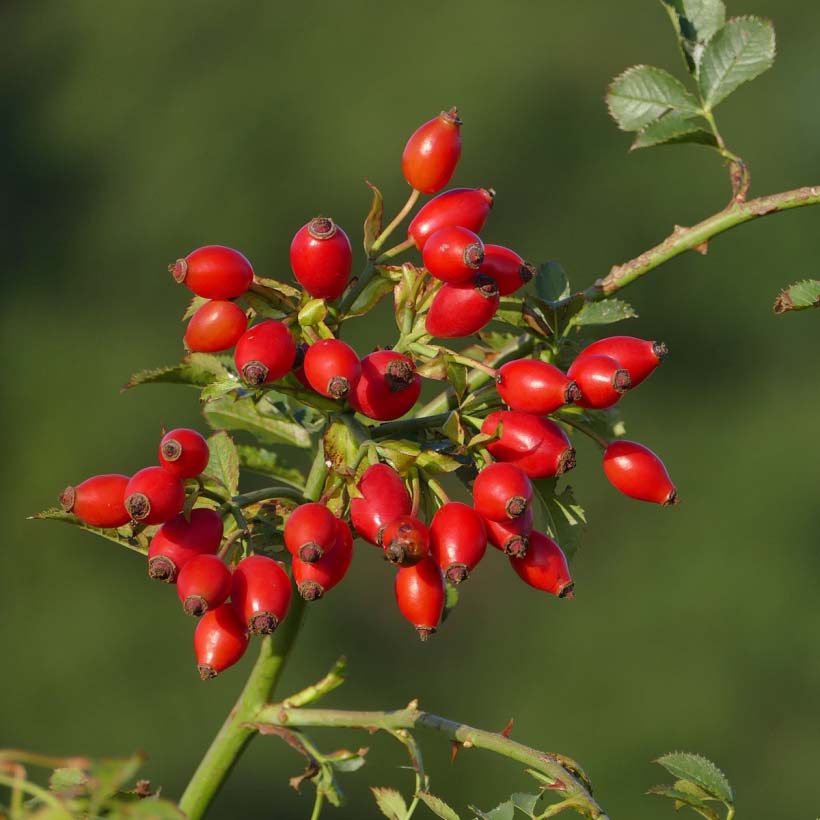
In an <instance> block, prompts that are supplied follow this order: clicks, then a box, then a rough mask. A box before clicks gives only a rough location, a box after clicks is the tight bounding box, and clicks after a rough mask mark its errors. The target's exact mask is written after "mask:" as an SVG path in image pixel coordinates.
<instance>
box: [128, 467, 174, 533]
mask: <svg viewBox="0 0 820 820" xmlns="http://www.w3.org/2000/svg"><path fill="white" fill-rule="evenodd" d="M184 503H185V485H184V484H183V483H182V479H180V478H177V477H176V476H175V475H172V474H171V473H169V472H168V471H167V470H165V469H163V468H162V467H145V468H144V469H142V470H140V471H139V472H137V473H134V475H133V476H131V480H130V481H129V482H128V484H127V486H126V488H125V509H126V510H127V511H128V513H129V515H130V516H131V518H132V519H133V520H134V521H137V522H139V523H140V524H164V523H165V522H166V521H169V520H170V519H171V518H173V517H174V516H175V515H176V514H177V513H178V512H180V511H181V510H182V506H183V504H184Z"/></svg>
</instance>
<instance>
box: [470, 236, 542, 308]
mask: <svg viewBox="0 0 820 820" xmlns="http://www.w3.org/2000/svg"><path fill="white" fill-rule="evenodd" d="M478 272H479V273H485V274H487V276H491V277H492V278H493V279H495V283H496V284H497V285H498V292H499V294H500V295H501V296H509V295H510V294H511V293H514V292H515V291H517V290H518V289H519V288H520V287H522V286H523V285H526V284H527V282H529V281H530V279H532V278H533V276H535V268H534V267H533V266H532V265H531V264H530V263H529V262H525V261H524V260H523V259H522V258H521V257H520V256H519V255H518V254H517V253H516V252H515V251H513V250H510V249H509V248H505V247H504V246H503V245H489V244H485V245H484V261H483V262H482V263H481V267H480V268H479V269H478Z"/></svg>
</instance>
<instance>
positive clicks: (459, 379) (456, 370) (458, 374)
mask: <svg viewBox="0 0 820 820" xmlns="http://www.w3.org/2000/svg"><path fill="white" fill-rule="evenodd" d="M447 381H448V382H449V383H450V387H451V388H452V389H453V392H454V393H455V394H456V398H458V401H459V404H460V403H461V402H462V400H463V399H464V395H465V393H466V392H467V368H466V367H465V366H464V365H463V364H458V363H457V362H449V363H448V365H447Z"/></svg>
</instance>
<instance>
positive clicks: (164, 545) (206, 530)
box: [148, 507, 223, 584]
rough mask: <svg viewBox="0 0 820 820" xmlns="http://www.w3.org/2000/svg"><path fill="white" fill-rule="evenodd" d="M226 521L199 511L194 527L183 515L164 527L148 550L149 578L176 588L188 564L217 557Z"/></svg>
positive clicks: (193, 516)
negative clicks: (197, 559)
mask: <svg viewBox="0 0 820 820" xmlns="http://www.w3.org/2000/svg"><path fill="white" fill-rule="evenodd" d="M222 532H223V526H222V519H221V518H220V517H219V515H218V514H217V512H216V511H215V510H210V509H207V508H206V507H198V508H197V509H195V510H192V511H191V522H190V524H189V523H188V522H187V521H186V520H185V516H184V515H182V514H179V515H177V516H175V517H174V518H172V519H171V520H170V521H168V522H167V523H166V524H163V525H162V526H161V527H160V528H159V529H158V530H157V532H156V533H155V535H154V537H153V538H152V539H151V545H150V546H149V548H148V575H149V577H151V578H153V579H154V580H156V581H165V582H166V583H169V584H175V583H176V582H177V578H178V577H179V573H180V571H181V570H182V568H183V567H184V566H185V565H186V564H187V563H188V561H190V560H192V559H193V558H195V557H196V556H197V555H216V553H217V552H218V550H219V545H220V542H221V541H222Z"/></svg>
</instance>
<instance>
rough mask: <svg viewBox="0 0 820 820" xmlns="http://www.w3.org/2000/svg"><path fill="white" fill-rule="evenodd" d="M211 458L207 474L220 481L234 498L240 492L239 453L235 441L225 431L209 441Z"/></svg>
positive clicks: (206, 469) (206, 470)
mask: <svg viewBox="0 0 820 820" xmlns="http://www.w3.org/2000/svg"><path fill="white" fill-rule="evenodd" d="M208 448H209V449H210V457H209V459H208V466H207V467H206V468H205V474H206V475H207V476H209V477H210V478H213V479H215V480H216V481H218V482H219V483H220V484H221V485H222V486H223V487H224V488H225V489H226V490H227V491H228V493H229V495H231V496H233V495H236V494H237V493H238V492H239V453H238V452H237V451H236V445H235V444H234V441H233V439H232V438H231V437H230V436H229V435H228V434H227V433H226V432H225V431H224V430H222V431H220V432H219V433H214V434H213V435H212V436H210V438H209V439H208Z"/></svg>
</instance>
